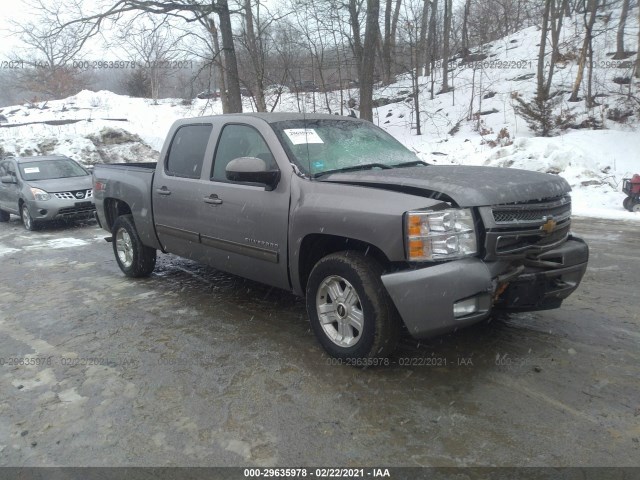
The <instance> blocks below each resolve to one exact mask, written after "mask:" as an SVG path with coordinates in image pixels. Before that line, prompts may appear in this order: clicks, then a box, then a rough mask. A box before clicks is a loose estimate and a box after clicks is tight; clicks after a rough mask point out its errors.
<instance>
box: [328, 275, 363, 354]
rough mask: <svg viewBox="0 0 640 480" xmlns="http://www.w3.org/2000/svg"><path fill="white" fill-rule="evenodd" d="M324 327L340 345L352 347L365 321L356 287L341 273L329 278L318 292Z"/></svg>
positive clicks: (334, 341) (358, 338) (358, 337)
mask: <svg viewBox="0 0 640 480" xmlns="http://www.w3.org/2000/svg"><path fill="white" fill-rule="evenodd" d="M316 309H317V312H318V318H319V319H320V325H321V326H322V330H324V333H325V334H326V335H327V337H329V339H330V340H331V341H332V342H333V343H335V344H336V345H338V346H339V347H343V348H344V347H352V346H353V345H355V344H356V343H358V341H359V340H360V337H361V336H362V329H363V325H364V313H363V311H362V303H361V302H360V297H359V296H358V293H357V292H356V289H355V288H354V287H353V285H351V284H350V283H349V282H348V281H347V280H345V279H344V278H342V277H339V276H337V275H332V276H330V277H327V278H325V279H324V280H323V281H322V282H321V283H320V288H318V293H317V295H316Z"/></svg>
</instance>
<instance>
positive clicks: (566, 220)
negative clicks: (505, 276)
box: [485, 195, 571, 260]
mask: <svg viewBox="0 0 640 480" xmlns="http://www.w3.org/2000/svg"><path fill="white" fill-rule="evenodd" d="M491 215H492V216H493V225H487V227H488V228H487V231H486V234H485V250H486V256H485V258H486V259H487V260H495V259H497V258H499V257H505V256H514V255H517V256H526V255H528V254H530V253H538V252H542V251H545V250H550V249H552V248H554V247H555V246H557V245H559V244H561V243H563V242H565V241H566V240H567V238H568V237H569V233H570V229H571V197H569V196H568V195H566V196H562V197H557V198H553V199H547V200H543V201H538V202H527V203H517V204H508V205H495V206H493V207H492V208H491Z"/></svg>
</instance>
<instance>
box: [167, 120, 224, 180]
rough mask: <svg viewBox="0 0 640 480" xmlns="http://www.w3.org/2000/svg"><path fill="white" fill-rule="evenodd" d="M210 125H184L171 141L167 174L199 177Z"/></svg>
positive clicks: (209, 134)
mask: <svg viewBox="0 0 640 480" xmlns="http://www.w3.org/2000/svg"><path fill="white" fill-rule="evenodd" d="M212 128H213V126H212V125H202V124H200V125H185V126H183V127H180V128H179V129H178V130H177V131H176V134H175V135H174V136H173V140H172V141H171V147H170V148H169V155H168V156H167V163H166V165H165V170H166V172H167V173H168V174H169V175H175V176H177V177H187V178H200V173H201V172H202V163H203V162H204V152H205V151H206V149H207V144H208V143H209V137H210V136H211V130H212Z"/></svg>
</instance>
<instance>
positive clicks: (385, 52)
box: [382, 0, 393, 85]
mask: <svg viewBox="0 0 640 480" xmlns="http://www.w3.org/2000/svg"><path fill="white" fill-rule="evenodd" d="M392 5H393V0H386V3H385V8H384V37H383V38H382V82H383V83H384V84H385V85H389V84H390V83H391V13H392V12H391V6H392Z"/></svg>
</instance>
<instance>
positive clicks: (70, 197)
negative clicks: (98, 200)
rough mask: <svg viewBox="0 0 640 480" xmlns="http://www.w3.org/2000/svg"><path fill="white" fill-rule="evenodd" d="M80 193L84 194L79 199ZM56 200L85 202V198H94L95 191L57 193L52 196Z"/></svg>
mask: <svg viewBox="0 0 640 480" xmlns="http://www.w3.org/2000/svg"><path fill="white" fill-rule="evenodd" d="M78 193H82V196H81V197H77V196H76V195H77V194H78ZM52 195H53V196H54V197H56V198H60V199H65V200H84V199H85V198H93V189H89V190H73V191H70V192H57V193H53V194H52Z"/></svg>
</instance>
